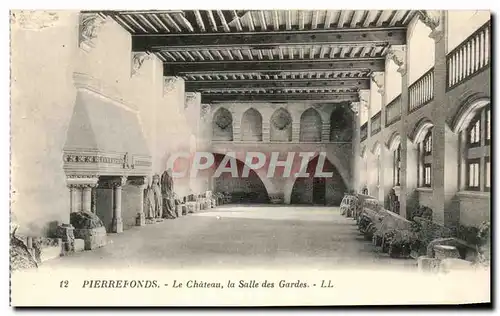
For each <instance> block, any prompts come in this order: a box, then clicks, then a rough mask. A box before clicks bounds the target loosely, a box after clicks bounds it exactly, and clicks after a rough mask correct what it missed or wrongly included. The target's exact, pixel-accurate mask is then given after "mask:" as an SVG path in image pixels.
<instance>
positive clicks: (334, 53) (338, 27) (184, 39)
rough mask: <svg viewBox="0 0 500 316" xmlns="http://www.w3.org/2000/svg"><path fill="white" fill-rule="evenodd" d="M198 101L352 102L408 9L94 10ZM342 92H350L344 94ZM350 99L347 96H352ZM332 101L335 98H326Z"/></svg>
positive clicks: (398, 37) (398, 40) (402, 34)
mask: <svg viewBox="0 0 500 316" xmlns="http://www.w3.org/2000/svg"><path fill="white" fill-rule="evenodd" d="M100 13H101V14H104V15H107V16H110V17H111V18H113V19H114V20H115V21H116V22H117V23H118V24H120V25H121V26H122V27H123V28H124V29H126V30H127V31H128V32H129V33H130V34H131V35H132V50H133V51H134V52H147V53H150V54H155V55H156V56H157V57H158V58H159V59H160V60H162V61H163V63H164V75H165V76H180V77H182V78H184V80H185V82H186V90H187V91H198V92H201V93H202V100H203V102H219V101H220V102H229V101H230V100H231V98H233V100H234V101H242V100H243V99H244V98H245V97H246V98H248V99H249V100H254V101H265V100H266V98H268V100H269V101H276V100H277V98H278V99H280V100H281V99H286V98H289V100H293V101H298V100H301V99H303V100H304V101H314V100H317V101H319V102H324V101H325V98H328V97H330V98H331V97H334V96H335V95H337V96H339V97H338V102H341V101H346V100H351V101H352V100H355V99H356V98H355V97H352V94H356V91H359V90H360V89H368V88H369V86H370V82H369V80H370V79H369V78H370V75H371V73H372V72H374V71H383V70H384V68H385V57H386V54H387V52H388V50H389V48H390V45H401V44H405V42H406V30H407V27H408V24H409V22H410V21H411V19H412V18H413V17H414V16H415V14H417V12H416V11H413V10H254V11H239V10H204V11H202V10H182V11H158V10H147V11H100ZM346 91H349V92H348V93H350V94H349V96H348V97H346V94H345V93H346ZM353 98H354V99H353ZM332 100H335V102H337V99H335V98H333V99H332Z"/></svg>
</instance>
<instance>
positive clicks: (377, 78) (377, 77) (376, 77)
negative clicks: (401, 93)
mask: <svg viewBox="0 0 500 316" xmlns="http://www.w3.org/2000/svg"><path fill="white" fill-rule="evenodd" d="M371 79H372V81H373V83H375V84H376V85H377V87H378V93H380V94H383V93H384V73H383V72H374V73H372V76H371Z"/></svg>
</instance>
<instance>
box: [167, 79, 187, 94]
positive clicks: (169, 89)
mask: <svg viewBox="0 0 500 316" xmlns="http://www.w3.org/2000/svg"><path fill="white" fill-rule="evenodd" d="M180 80H182V78H179V77H163V95H165V94H167V93H170V92H172V91H173V90H174V88H175V85H176V84H177V83H178V82H179V81H180Z"/></svg>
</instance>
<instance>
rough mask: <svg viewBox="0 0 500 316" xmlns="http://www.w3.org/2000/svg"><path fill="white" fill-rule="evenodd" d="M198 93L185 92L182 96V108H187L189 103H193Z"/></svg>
mask: <svg viewBox="0 0 500 316" xmlns="http://www.w3.org/2000/svg"><path fill="white" fill-rule="evenodd" d="M199 95H200V93H198V92H186V94H185V98H184V108H185V109H187V108H188V107H189V106H190V105H191V104H193V103H195V102H196V100H197V99H198V96H199Z"/></svg>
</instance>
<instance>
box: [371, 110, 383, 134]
mask: <svg viewBox="0 0 500 316" xmlns="http://www.w3.org/2000/svg"><path fill="white" fill-rule="evenodd" d="M381 114H382V113H381V112H380V111H378V112H377V113H376V114H375V115H373V116H372V119H371V123H372V124H371V133H370V135H371V136H373V135H375V134H377V133H378V132H380V130H381V129H382V121H381Z"/></svg>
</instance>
